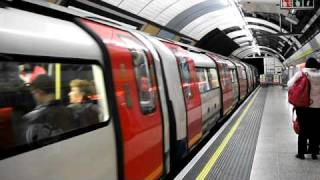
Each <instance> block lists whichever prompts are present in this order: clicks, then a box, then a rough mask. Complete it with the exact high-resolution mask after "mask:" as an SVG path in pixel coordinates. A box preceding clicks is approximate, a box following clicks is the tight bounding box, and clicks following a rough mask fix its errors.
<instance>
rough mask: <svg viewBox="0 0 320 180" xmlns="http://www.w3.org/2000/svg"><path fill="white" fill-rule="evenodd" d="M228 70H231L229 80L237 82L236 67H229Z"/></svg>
mask: <svg viewBox="0 0 320 180" xmlns="http://www.w3.org/2000/svg"><path fill="white" fill-rule="evenodd" d="M230 70H231V80H232V83H237V75H236V69H230Z"/></svg>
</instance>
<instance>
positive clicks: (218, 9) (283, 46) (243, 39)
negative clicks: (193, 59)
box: [100, 0, 320, 57]
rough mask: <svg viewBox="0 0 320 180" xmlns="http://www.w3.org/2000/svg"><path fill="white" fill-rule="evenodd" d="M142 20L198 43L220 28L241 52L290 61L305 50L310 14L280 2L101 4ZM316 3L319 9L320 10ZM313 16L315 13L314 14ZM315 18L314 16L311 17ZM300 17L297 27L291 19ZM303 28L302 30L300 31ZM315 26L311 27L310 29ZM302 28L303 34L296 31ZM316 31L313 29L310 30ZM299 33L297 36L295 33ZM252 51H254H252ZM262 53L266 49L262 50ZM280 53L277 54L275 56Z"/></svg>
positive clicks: (117, 0)
mask: <svg viewBox="0 0 320 180" xmlns="http://www.w3.org/2000/svg"><path fill="white" fill-rule="evenodd" d="M100 1H103V2H106V3H108V4H111V5H112V6H115V7H118V8H121V9H123V10H126V11H128V12H130V13H133V14H136V15H138V16H140V17H143V18H145V19H148V20H150V21H153V22H156V23H157V24H159V25H162V26H165V27H167V28H169V29H172V30H174V31H176V32H180V33H181V34H184V35H187V36H189V37H191V38H193V39H195V40H200V39H201V38H203V37H205V36H206V35H207V34H208V33H210V32H212V31H213V30H214V29H216V28H218V29H219V30H221V31H223V32H224V33H225V34H226V35H227V36H228V37H229V38H230V39H232V40H233V41H234V42H236V43H237V44H238V45H239V46H240V49H241V48H244V47H252V46H254V47H255V48H254V49H256V48H258V49H260V48H262V47H264V48H268V51H270V49H272V50H273V51H274V52H272V53H274V54H279V55H281V56H282V57H288V56H289V55H291V54H292V53H293V51H295V50H297V49H299V48H301V46H302V45H301V44H302V43H301V41H302V40H304V37H302V38H301V36H303V35H301V34H297V35H300V36H297V35H296V34H294V33H295V32H300V31H301V30H302V29H306V28H305V26H307V25H308V24H307V23H308V20H304V19H303V16H302V15H308V16H307V18H309V19H310V11H309V12H305V11H295V12H293V11H289V10H284V9H280V7H279V0H135V1H132V0H100ZM319 4H320V3H319V2H317V1H315V7H316V8H317V7H319ZM312 12H313V11H312ZM311 15H312V13H311ZM289 16H290V17H291V16H296V17H295V18H296V19H298V25H299V27H298V25H297V27H296V26H295V25H293V24H290V22H289V20H288V19H287V18H288V17H289ZM300 26H301V27H300ZM309 26H311V24H310V25H309ZM299 28H300V31H296V30H297V29H299ZM309 29H312V28H309ZM294 31H295V32H294ZM249 49H250V48H249ZM261 50H262V49H261ZM275 52H276V53H275ZM247 53H248V54H249V53H252V52H250V50H249V51H248V52H247Z"/></svg>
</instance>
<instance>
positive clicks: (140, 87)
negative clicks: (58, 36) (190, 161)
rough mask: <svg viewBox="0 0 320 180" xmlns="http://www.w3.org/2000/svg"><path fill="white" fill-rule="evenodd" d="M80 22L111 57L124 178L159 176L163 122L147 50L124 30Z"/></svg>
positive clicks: (161, 160) (161, 163) (153, 73)
mask: <svg viewBox="0 0 320 180" xmlns="http://www.w3.org/2000/svg"><path fill="white" fill-rule="evenodd" d="M83 22H84V23H85V24H86V25H87V26H88V27H90V28H91V29H92V30H94V31H95V32H96V33H97V34H98V35H99V36H100V38H102V40H103V42H104V43H105V46H106V48H107V51H108V53H109V56H110V58H111V59H110V60H111V66H112V76H113V81H114V85H115V95H116V99H117V109H118V115H119V121H120V126H121V132H122V146H123V156H124V162H123V163H124V178H125V179H159V178H160V176H161V175H162V174H163V171H164V167H163V166H164V164H163V153H164V152H163V151H164V149H163V125H162V123H163V122H162V115H161V107H160V103H159V102H160V101H159V95H158V86H157V83H156V77H155V70H154V63H153V59H152V56H151V55H150V51H149V50H148V49H147V48H146V46H145V45H144V44H143V43H142V42H141V41H139V40H138V39H136V38H135V37H134V36H133V35H131V34H130V33H128V32H126V31H122V30H119V29H115V28H111V27H107V26H104V25H102V24H98V23H94V22H90V21H86V20H84V21H83ZM106 63H108V62H106Z"/></svg>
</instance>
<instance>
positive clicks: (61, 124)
mask: <svg viewBox="0 0 320 180" xmlns="http://www.w3.org/2000/svg"><path fill="white" fill-rule="evenodd" d="M30 87H31V92H32V96H33V98H34V100H35V101H36V103H37V106H36V107H35V108H34V109H33V110H32V111H31V112H29V113H27V114H26V115H24V116H23V117H22V121H24V122H26V126H25V127H24V128H25V131H22V132H19V133H25V140H26V142H27V143H29V144H31V143H35V142H37V141H39V140H41V139H44V138H47V137H50V136H56V135H59V134H61V133H63V132H66V131H68V130H70V129H71V128H72V126H71V122H72V120H73V115H72V112H71V110H70V109H68V108H66V107H65V106H63V104H62V103H61V102H60V101H59V100H58V99H55V93H54V90H55V87H54V80H53V79H52V78H51V77H50V76H48V75H38V76H37V77H36V78H35V79H34V81H32V82H31V85H30ZM21 143H24V142H21Z"/></svg>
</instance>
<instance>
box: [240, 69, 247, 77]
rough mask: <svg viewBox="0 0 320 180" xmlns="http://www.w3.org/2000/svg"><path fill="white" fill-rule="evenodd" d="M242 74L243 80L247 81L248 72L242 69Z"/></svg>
mask: <svg viewBox="0 0 320 180" xmlns="http://www.w3.org/2000/svg"><path fill="white" fill-rule="evenodd" d="M241 74H242V79H247V75H246V70H245V69H244V67H241Z"/></svg>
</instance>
